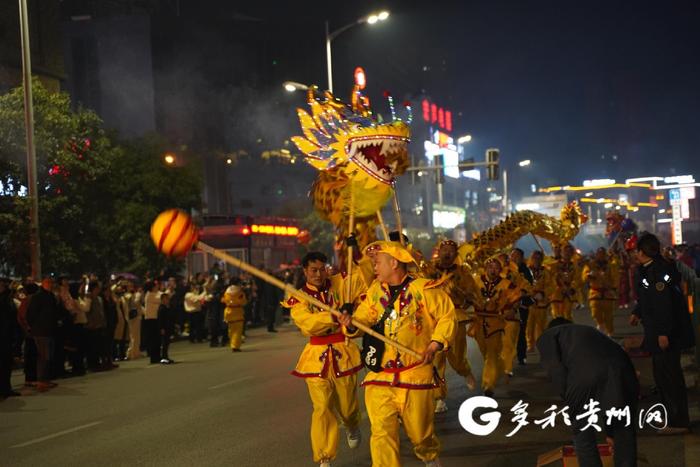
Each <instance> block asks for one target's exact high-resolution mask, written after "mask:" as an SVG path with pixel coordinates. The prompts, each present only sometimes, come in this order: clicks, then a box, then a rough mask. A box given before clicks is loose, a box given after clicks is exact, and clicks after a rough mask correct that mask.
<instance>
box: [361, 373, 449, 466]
mask: <svg viewBox="0 0 700 467" xmlns="http://www.w3.org/2000/svg"><path fill="white" fill-rule="evenodd" d="M365 405H366V406H367V415H369V421H370V423H371V424H372V438H371V439H370V452H371V453H372V467H400V466H401V456H400V454H399V417H401V422H402V423H403V427H404V430H406V435H407V436H408V439H410V440H411V443H413V452H414V453H415V455H416V457H418V458H419V459H420V460H422V461H423V462H427V461H431V460H434V459H435V458H436V457H437V456H438V454H439V452H440V441H438V439H437V436H435V433H434V427H433V416H434V410H435V402H434V399H433V393H432V391H430V390H427V389H405V388H396V387H391V386H377V385H367V386H365Z"/></svg>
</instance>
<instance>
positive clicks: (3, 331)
mask: <svg viewBox="0 0 700 467" xmlns="http://www.w3.org/2000/svg"><path fill="white" fill-rule="evenodd" d="M9 286H10V281H9V280H8V279H6V278H4V277H0V398H5V397H11V396H19V393H18V392H16V391H13V390H12V384H11V383H10V376H11V375H12V347H13V344H14V339H15V336H16V335H17V332H16V330H17V327H18V324H17V309H16V308H15V302H14V301H13V300H12V291H11V290H10V287H9Z"/></svg>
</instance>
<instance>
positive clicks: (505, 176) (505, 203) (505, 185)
mask: <svg viewBox="0 0 700 467" xmlns="http://www.w3.org/2000/svg"><path fill="white" fill-rule="evenodd" d="M531 165H532V161H531V160H530V159H525V160H523V161H520V162H518V167H530V166H531ZM503 212H504V213H505V214H506V215H508V171H507V170H506V169H503Z"/></svg>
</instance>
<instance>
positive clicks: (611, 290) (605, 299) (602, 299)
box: [582, 248, 620, 336]
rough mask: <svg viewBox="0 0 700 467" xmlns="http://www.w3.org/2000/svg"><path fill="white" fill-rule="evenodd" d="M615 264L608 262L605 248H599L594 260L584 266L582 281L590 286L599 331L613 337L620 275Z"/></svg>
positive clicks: (590, 303)
mask: <svg viewBox="0 0 700 467" xmlns="http://www.w3.org/2000/svg"><path fill="white" fill-rule="evenodd" d="M616 269H617V268H616V267H615V264H614V263H612V262H610V261H608V253H607V251H606V250H605V248H598V249H597V250H596V252H595V257H594V258H593V260H592V261H591V262H590V263H589V264H587V265H586V266H584V268H583V274H582V279H583V282H584V283H587V284H588V305H589V306H590V307H591V315H592V316H593V319H594V320H595V322H596V324H597V327H598V330H599V331H602V332H604V333H605V334H607V335H608V336H612V333H613V331H614V328H613V313H614V311H615V304H616V303H617V284H618V283H619V280H620V279H619V275H618V274H617V270H616Z"/></svg>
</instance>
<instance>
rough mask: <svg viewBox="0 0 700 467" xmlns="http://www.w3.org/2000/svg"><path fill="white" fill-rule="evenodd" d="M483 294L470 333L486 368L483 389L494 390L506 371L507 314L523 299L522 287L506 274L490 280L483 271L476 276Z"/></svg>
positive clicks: (475, 308) (476, 307)
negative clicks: (521, 295)
mask: <svg viewBox="0 0 700 467" xmlns="http://www.w3.org/2000/svg"><path fill="white" fill-rule="evenodd" d="M475 281H476V285H477V287H478V290H479V291H480V297H479V301H478V303H477V304H475V306H474V310H475V311H476V316H475V317H474V318H473V319H472V320H471V322H470V323H469V327H468V329H467V335H469V336H471V337H473V338H474V339H476V342H477V344H478V345H479V350H480V351H481V355H482V356H483V357H484V367H483V371H482V373H481V388H482V389H483V390H484V391H492V390H493V388H494V387H495V386H496V383H497V382H498V378H500V376H501V375H502V374H503V372H504V363H503V357H502V350H503V336H504V334H505V328H506V320H505V315H506V314H508V313H509V312H511V311H512V310H513V308H514V307H515V306H516V305H517V303H518V301H519V300H520V289H519V288H518V287H517V286H516V285H515V284H513V283H512V282H510V281H509V280H508V279H504V278H503V277H500V276H499V277H497V278H496V279H495V280H493V281H491V280H489V279H488V277H487V276H486V275H485V274H483V275H480V276H478V277H475Z"/></svg>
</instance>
